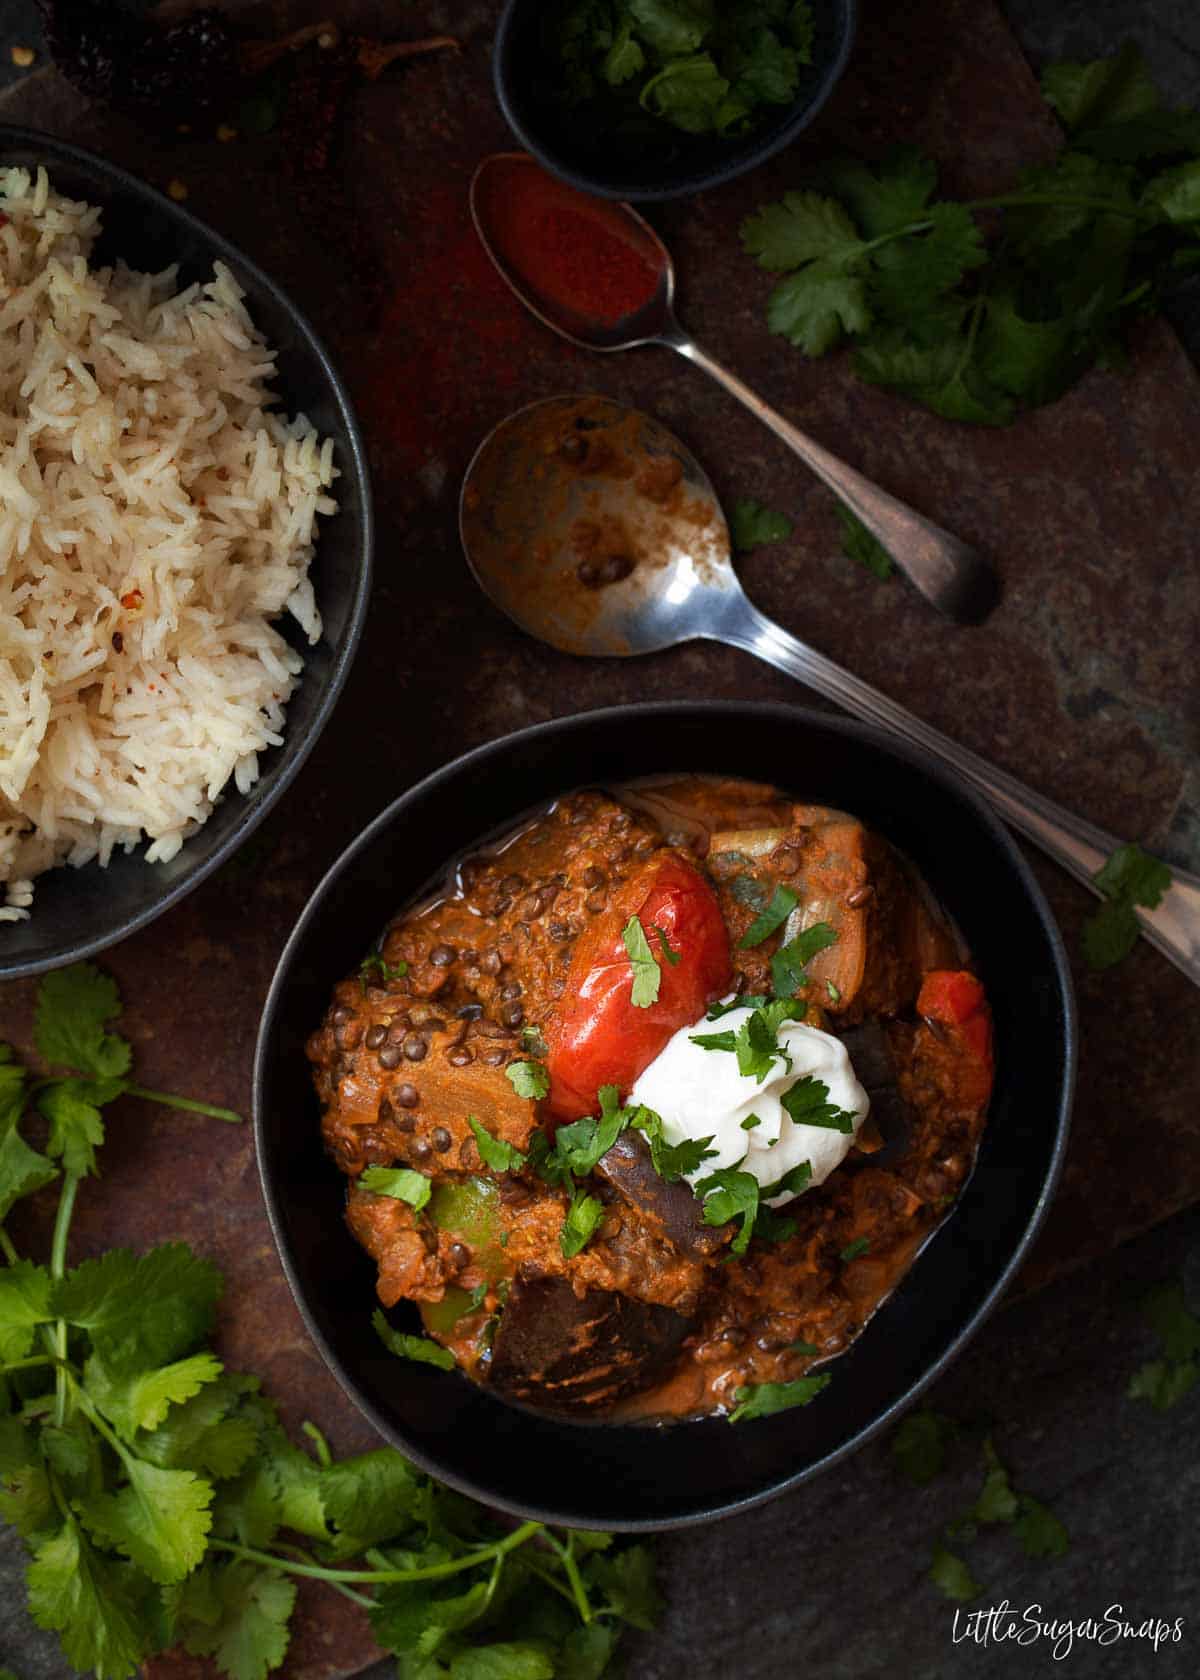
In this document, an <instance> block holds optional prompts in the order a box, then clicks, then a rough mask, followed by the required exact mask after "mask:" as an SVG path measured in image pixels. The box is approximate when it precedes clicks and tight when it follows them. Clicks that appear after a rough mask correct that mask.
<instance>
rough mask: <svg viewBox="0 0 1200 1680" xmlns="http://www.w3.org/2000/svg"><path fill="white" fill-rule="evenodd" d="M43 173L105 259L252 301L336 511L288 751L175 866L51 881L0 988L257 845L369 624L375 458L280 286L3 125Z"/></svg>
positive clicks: (76, 953)
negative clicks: (73, 202)
mask: <svg viewBox="0 0 1200 1680" xmlns="http://www.w3.org/2000/svg"><path fill="white" fill-rule="evenodd" d="M39 164H41V165H43V166H44V167H45V169H46V171H47V173H48V174H49V176H50V184H51V186H52V187H53V188H54V190H55V191H56V192H60V193H63V194H65V195H66V196H67V197H69V198H75V199H84V200H86V201H87V203H89V204H98V205H99V206H100V207H101V208H102V210H103V212H104V214H103V221H102V228H103V232H102V234H101V238H100V240H99V242H98V244H97V247H96V252H95V261H96V262H97V263H105V262H112V261H115V260H116V259H117V258H121V259H123V260H124V261H125V262H126V263H128V264H129V266H130V267H132V268H139V269H145V270H148V271H150V272H154V271H156V270H160V269H163V268H166V267H168V266H169V265H170V264H171V263H178V264H179V266H180V284H181V285H188V284H190V283H191V282H192V281H195V280H208V279H211V277H212V270H213V262H214V261H215V260H219V261H221V262H223V263H225V264H226V265H227V267H228V268H229V269H230V270H231V271H232V273H233V275H234V277H235V278H236V280H237V282H238V284H239V285H240V286H241V287H242V289H243V290H244V292H245V293H246V306H247V308H248V309H249V311H250V315H251V317H252V319H253V321H254V323H255V325H256V326H257V327H258V328H259V329H260V331H261V332H262V333H263V334H264V336H265V337H266V340H267V342H268V343H269V344H270V345H272V346H273V348H274V349H275V350H276V351H277V352H278V358H277V368H278V372H277V376H276V378H275V380H274V381H273V383H274V388H275V390H276V392H277V394H278V397H279V400H280V405H281V407H282V408H283V409H285V410H286V411H287V412H288V413H289V414H295V413H296V412H298V411H301V412H303V413H305V414H307V416H308V418H309V419H310V420H311V421H312V423H313V425H314V426H315V427H316V428H317V430H318V432H319V433H320V434H321V436H322V437H331V438H332V439H333V440H334V460H335V462H336V464H337V466H338V468H339V470H340V473H341V477H340V478H339V479H338V480H337V481H336V484H335V488H334V495H335V496H336V497H337V501H338V512H337V514H336V515H335V516H334V517H333V518H331V519H325V520H322V522H321V533H320V538H319V541H318V543H317V549H316V555H315V558H314V560H313V564H312V570H311V577H312V582H313V588H314V590H315V592H316V598H317V605H318V607H319V608H320V611H321V616H322V619H323V621H324V626H325V628H324V633H323V635H322V637H321V640H320V641H319V642H318V643H317V645H316V646H315V647H309V645H308V642H307V641H306V640H305V638H304V637H303V636H302V635H301V633H300V632H299V631H298V630H297V629H296V628H295V627H294V626H293V625H292V623H291V620H290V619H284V620H280V622H279V624H278V625H277V628H278V629H279V631H280V633H281V634H283V635H285V636H286V637H287V639H288V640H289V641H291V642H292V643H293V645H294V646H296V647H297V648H299V649H300V651H301V652H302V653H303V655H304V671H303V674H302V676H301V679H300V684H299V686H298V688H297V689H296V691H295V693H294V694H293V696H292V698H291V701H290V702H289V704H288V709H287V722H286V725H285V729H284V741H283V745H282V746H280V747H274V748H272V749H271V750H270V751H268V752H265V753H263V754H261V755H260V759H259V766H260V774H259V778H258V781H257V782H256V783H255V784H254V787H253V789H252V790H251V791H250V793H249V794H247V795H245V796H243V795H241V794H239V793H237V792H236V791H235V790H234V789H233V788H230V789H229V790H228V791H227V792H226V793H225V795H224V797H223V798H222V799H221V800H220V802H219V803H218V805H217V807H216V809H215V810H214V811H213V813H212V815H211V816H210V817H209V819H208V821H207V822H206V823H205V824H204V826H203V828H201V829H200V831H199V832H198V833H197V834H195V835H193V837H192V838H191V839H190V840H188V841H186V842H185V843H184V845H183V848H182V850H181V851H179V852H178V853H177V854H176V856H175V857H174V858H172V859H171V861H170V862H169V863H154V864H147V863H145V862H144V861H143V859H142V853H143V852H144V851H145V844H146V843H143V845H141V846H139V847H138V848H137V849H136V850H134V851H133V852H131V853H129V854H128V855H126V854H124V853H116V854H114V856H113V858H112V860H111V862H110V863H109V865H108V867H107V868H106V869H101V868H100V867H99V865H97V864H95V863H89V864H85V865H84V866H83V867H82V868H81V869H72V868H71V867H70V866H69V865H68V866H64V867H61V868H58V869H50V870H47V871H46V873H45V874H43V875H40V876H38V878H37V881H36V883H35V887H34V899H33V912H32V915H31V916H30V918H29V920H28V921H24V922H4V923H0V979H8V980H12V979H16V978H17V977H18V976H20V975H24V974H39V973H41V972H43V971H44V970H45V969H48V968H57V967H58V966H59V965H60V964H61V963H67V962H75V961H77V960H79V959H80V958H81V957H88V956H92V955H94V954H95V953H96V952H97V951H103V950H105V949H106V948H107V947H108V946H110V945H115V944H116V943H117V941H118V940H120V939H124V938H126V937H127V936H128V935H129V934H131V933H134V932H135V931H136V930H137V929H138V928H140V927H144V926H145V925H146V923H147V922H151V921H153V920H154V918H155V917H156V916H160V915H161V914H162V912H163V911H164V910H166V909H168V908H169V907H170V906H171V905H172V904H174V903H176V902H177V901H178V900H179V899H181V898H182V897H183V896H184V894H185V893H188V892H190V891H191V890H192V888H193V887H195V886H198V885H199V884H200V882H201V881H203V880H204V878H205V876H206V875H211V873H212V872H213V870H214V869H216V868H217V867H218V866H219V865H220V864H222V863H224V862H225V860H226V859H227V858H228V857H230V856H231V854H232V853H233V852H235V851H236V850H237V848H238V847H239V846H240V845H241V844H242V843H243V841H245V840H246V839H247V838H248V837H249V836H250V834H252V833H253V831H254V830H255V828H257V827H258V824H259V823H260V822H261V821H262V819H263V818H264V817H265V816H266V814H267V812H268V811H269V810H270V809H271V807H272V806H273V805H274V804H275V801H276V800H277V799H278V798H279V796H280V795H281V794H282V793H283V791H284V789H285V788H286V787H287V785H288V783H289V782H290V781H291V780H292V778H293V777H294V776H295V774H296V772H297V771H298V770H299V768H300V766H301V765H302V764H303V763H304V760H305V759H306V758H307V757H308V754H309V752H310V751H311V749H312V746H313V744H314V742H315V741H316V739H317V736H318V735H319V734H320V733H321V731H322V729H323V728H324V727H325V724H326V723H327V721H328V719H329V714H330V713H331V712H332V710H333V706H334V702H335V701H336V700H337V697H338V694H339V693H340V692H341V688H342V684H343V683H344V682H345V680H346V676H347V673H348V672H349V669H350V665H351V662H352V660H353V658H354V653H355V649H356V648H357V646H358V639H359V636H360V634H361V632H362V627H363V622H364V620H365V617H366V610H367V596H368V593H369V590H370V581H371V549H372V541H373V537H372V515H371V488H370V482H369V479H368V474H367V458H366V452H365V450H364V449H363V444H362V439H361V437H360V436H359V431H358V424H357V422H356V420H355V418H354V411H353V409H352V408H351V405H350V397H349V394H348V393H347V390H346V387H345V386H344V384H343V383H342V380H341V378H340V376H339V375H338V372H337V370H336V368H335V367H334V365H333V363H332V361H331V360H330V358H329V353H328V352H327V350H326V349H325V347H324V345H323V344H322V343H321V341H320V339H319V338H318V337H317V335H316V333H315V332H314V331H313V329H312V327H311V326H310V325H309V323H308V321H307V320H306V319H305V318H304V316H303V315H302V314H301V313H300V311H299V310H298V309H297V308H296V306H295V305H294V304H293V303H291V302H290V301H289V299H288V298H287V297H286V296H285V295H284V293H283V292H282V291H280V289H279V287H278V286H277V285H276V284H275V282H274V281H273V280H271V279H269V278H268V277H267V275H265V274H264V273H263V272H262V270H261V269H259V268H256V267H255V265H254V264H253V263H252V262H251V261H250V260H249V259H248V258H247V257H244V256H243V255H242V253H241V252H240V251H238V250H236V249H235V248H234V247H233V246H232V245H231V244H229V242H228V241H227V240H226V239H223V238H222V237H221V235H220V234H219V233H216V232H214V230H213V229H212V228H210V227H206V226H205V225H204V223H203V222H201V221H198V220H197V218H196V217H195V216H193V215H191V214H190V213H189V212H188V211H186V210H184V209H182V208H181V207H180V206H179V205H178V204H175V203H173V202H172V200H171V199H169V198H166V197H164V196H163V194H162V193H159V192H156V191H155V190H154V188H153V187H148V186H147V185H146V184H145V182H143V181H139V180H137V179H136V178H135V177H134V176H132V175H129V174H127V173H126V172H125V171H124V170H123V169H118V168H116V166H115V165H113V164H111V163H107V162H105V160H104V159H103V158H99V157H96V156H95V155H94V154H93V153H91V152H85V151H83V150H81V149H80V148H79V147H78V146H70V145H67V144H66V143H65V142H64V141H62V140H56V139H54V138H53V137H52V136H51V135H48V134H39V133H37V132H35V131H34V130H32V129H25V128H13V127H10V126H8V125H7V124H0V168H13V167H17V168H23V169H30V170H34V169H36V168H37V167H38V165H39Z"/></svg>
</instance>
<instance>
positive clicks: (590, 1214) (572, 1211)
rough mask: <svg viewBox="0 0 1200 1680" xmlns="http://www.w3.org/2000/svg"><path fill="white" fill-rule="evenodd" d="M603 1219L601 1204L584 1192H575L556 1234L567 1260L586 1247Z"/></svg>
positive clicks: (602, 1205)
mask: <svg viewBox="0 0 1200 1680" xmlns="http://www.w3.org/2000/svg"><path fill="white" fill-rule="evenodd" d="M603 1218H604V1204H603V1202H599V1201H597V1200H596V1198H595V1196H589V1195H588V1194H587V1192H586V1190H576V1192H575V1194H574V1196H572V1198H571V1206H570V1207H569V1208H568V1210H567V1217H566V1218H565V1219H564V1220H563V1223H562V1229H561V1231H560V1232H559V1233H558V1242H559V1247H560V1248H561V1249H562V1251H563V1255H564V1257H565V1258H566V1259H567V1260H571V1259H573V1258H574V1256H575V1255H576V1254H578V1253H579V1251H580V1249H582V1248H584V1247H586V1245H587V1244H588V1243H589V1242H590V1241H591V1239H592V1237H593V1236H594V1235H595V1233H596V1227H597V1226H598V1225H599V1223H600V1221H601V1220H602V1219H603Z"/></svg>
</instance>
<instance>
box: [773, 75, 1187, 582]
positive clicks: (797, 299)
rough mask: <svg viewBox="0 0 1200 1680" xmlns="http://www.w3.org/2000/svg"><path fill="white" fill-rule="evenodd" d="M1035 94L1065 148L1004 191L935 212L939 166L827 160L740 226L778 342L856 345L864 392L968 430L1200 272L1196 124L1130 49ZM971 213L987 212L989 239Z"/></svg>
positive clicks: (1050, 382) (1041, 395)
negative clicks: (766, 273)
mask: <svg viewBox="0 0 1200 1680" xmlns="http://www.w3.org/2000/svg"><path fill="white" fill-rule="evenodd" d="M1042 85H1043V90H1044V92H1045V94H1046V97H1047V99H1048V100H1049V101H1050V102H1051V103H1052V104H1053V105H1054V106H1055V107H1056V109H1057V111H1058V114H1059V116H1060V118H1061V119H1062V121H1063V125H1064V127H1065V128H1066V130H1067V144H1066V146H1065V147H1064V149H1063V151H1062V152H1061V153H1060V154H1059V156H1058V157H1057V158H1056V159H1055V160H1054V162H1053V163H1050V164H1046V165H1039V166H1037V167H1035V168H1032V169H1029V170H1026V171H1025V172H1024V174H1023V175H1022V177H1021V179H1020V181H1019V183H1018V185H1017V186H1016V187H1015V188H1014V189H1013V190H1012V191H1010V192H1007V193H1001V194H998V195H996V196H993V197H988V198H983V199H975V200H972V201H969V202H958V201H955V200H949V199H941V198H938V197H936V190H937V173H936V169H935V167H934V165H933V164H932V163H931V162H930V161H929V159H927V158H924V157H922V156H921V155H920V154H919V153H918V152H917V151H915V150H914V149H913V148H911V147H900V148H896V149H895V150H893V151H892V152H891V153H889V154H888V156H887V157H885V158H884V159H883V160H882V162H881V163H880V164H878V165H874V166H872V165H868V164H866V163H863V162H861V161H860V160H858V159H855V158H841V159H837V160H834V161H833V162H831V163H829V164H827V165H825V166H823V167H822V168H821V169H819V170H818V171H817V172H816V173H815V175H814V177H813V180H812V187H811V189H810V190H806V191H798V192H792V193H788V194H787V195H786V196H785V198H784V199H783V200H782V202H781V203H778V204H772V205H767V206H765V207H764V208H763V209H761V210H759V211H757V212H755V214H754V215H752V216H750V217H749V218H748V219H747V220H746V222H745V223H744V224H743V228H742V239H743V243H744V245H745V248H746V250H747V251H748V252H749V253H750V254H751V255H752V256H755V257H756V258H757V259H758V261H759V263H760V264H761V265H762V267H764V268H766V269H769V270H771V271H773V272H776V273H780V274H783V275H784V276H785V278H784V279H782V280H781V281H780V283H779V284H778V286H777V287H776V289H775V291H774V292H773V293H772V295H771V298H770V301H769V303H768V306H767V321H768V325H769V326H770V328H771V330H772V331H773V332H776V333H779V334H781V335H782V336H784V337H785V338H787V339H788V340H789V341H790V342H791V343H793V344H795V345H796V346H797V347H798V348H799V349H801V350H803V351H804V352H805V354H807V355H809V356H821V355H824V354H826V352H828V351H829V350H832V349H833V348H835V347H836V346H837V345H838V344H839V343H841V342H842V341H843V340H849V341H850V342H851V344H852V345H853V346H854V351H855V355H854V363H853V365H854V369H855V372H856V373H858V375H859V377H860V378H862V379H864V380H867V381H868V382H870V383H872V384H877V385H884V386H887V387H889V388H890V389H892V390H896V391H899V392H901V393H902V394H903V395H905V396H908V397H910V398H912V399H913V400H914V401H917V402H920V403H922V404H924V405H925V406H926V407H927V408H930V409H932V410H933V411H934V412H935V413H937V414H941V415H944V416H945V417H946V418H947V419H951V420H965V421H971V422H974V423H975V424H978V425H993V426H995V425H1006V424H1007V423H1009V422H1010V421H1011V420H1012V419H1013V418H1014V417H1015V416H1016V415H1017V414H1018V413H1019V412H1020V411H1021V410H1022V409H1025V408H1031V407H1036V406H1038V405H1040V404H1042V403H1047V402H1052V401H1053V400H1054V399H1055V398H1056V397H1058V396H1060V395H1061V394H1062V392H1063V391H1065V390H1066V389H1067V388H1068V387H1069V386H1070V385H1072V384H1074V382H1075V381H1076V380H1077V379H1078V378H1079V377H1080V375H1081V374H1082V373H1083V372H1084V371H1085V370H1086V369H1087V368H1088V367H1090V366H1092V365H1093V364H1094V363H1095V362H1096V361H1098V360H1099V361H1106V360H1111V359H1112V358H1113V355H1114V353H1116V352H1118V351H1119V334H1120V330H1121V328H1122V326H1123V325H1124V324H1125V323H1126V322H1127V321H1128V320H1130V319H1131V318H1132V317H1133V316H1135V315H1140V314H1145V313H1146V312H1147V311H1148V310H1150V309H1153V308H1155V307H1156V306H1157V304H1158V301H1159V299H1160V297H1161V296H1162V294H1163V292H1164V291H1165V289H1166V288H1167V287H1168V286H1169V285H1170V284H1172V283H1173V281H1174V280H1176V279H1177V278H1178V277H1179V276H1180V275H1181V274H1182V273H1184V272H1185V271H1187V270H1188V269H1190V268H1194V267H1195V266H1196V265H1197V264H1198V263H1200V215H1198V214H1197V207H1196V206H1197V186H1196V183H1197V180H1198V179H1200V114H1197V113H1195V112H1191V111H1181V112H1175V111H1169V110H1167V109H1166V108H1165V107H1164V106H1163V104H1162V102H1161V100H1160V99H1159V97H1158V94H1157V93H1156V91H1155V89H1154V86H1153V83H1152V82H1151V80H1150V77H1149V75H1148V74H1147V73H1146V70H1145V66H1144V64H1142V63H1141V61H1140V59H1139V57H1138V55H1137V53H1136V52H1135V51H1134V50H1133V49H1131V48H1123V49H1122V51H1121V52H1120V53H1118V54H1117V55H1115V56H1114V57H1113V58H1111V59H1104V60H1100V61H1098V62H1097V63H1095V64H1091V65H1057V66H1053V67H1051V68H1050V69H1049V70H1047V72H1046V73H1045V75H1044V77H1043V83H1042ZM982 212H988V213H989V214H991V215H992V217H993V220H995V218H996V216H997V214H998V221H997V222H996V226H997V227H998V232H997V233H996V234H995V236H994V237H992V238H991V239H990V241H989V240H985V235H984V229H983V227H982V225H981V224H980V222H979V221H978V220H977V217H978V216H979V215H980V213H982ZM874 558H875V560H876V561H877V562H878V560H879V556H878V555H876V556H874Z"/></svg>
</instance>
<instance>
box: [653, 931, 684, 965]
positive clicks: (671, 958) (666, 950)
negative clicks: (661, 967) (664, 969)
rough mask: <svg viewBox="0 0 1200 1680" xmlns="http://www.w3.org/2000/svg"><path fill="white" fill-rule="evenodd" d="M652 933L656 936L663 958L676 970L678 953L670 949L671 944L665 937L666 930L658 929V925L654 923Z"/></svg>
mask: <svg viewBox="0 0 1200 1680" xmlns="http://www.w3.org/2000/svg"><path fill="white" fill-rule="evenodd" d="M654 931H655V933H656V934H657V935H658V943H659V944H660V945H661V946H662V954H663V956H664V957H665V958H666V959H667V961H668V962H669V963H670V965H671V967H672V968H678V966H679V952H678V951H676V950H673V949H672V947H671V942H670V940H669V939H668V938H667V935H666V930H665V929H664V928H660V927H659V925H658V923H657V922H655V923H654Z"/></svg>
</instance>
